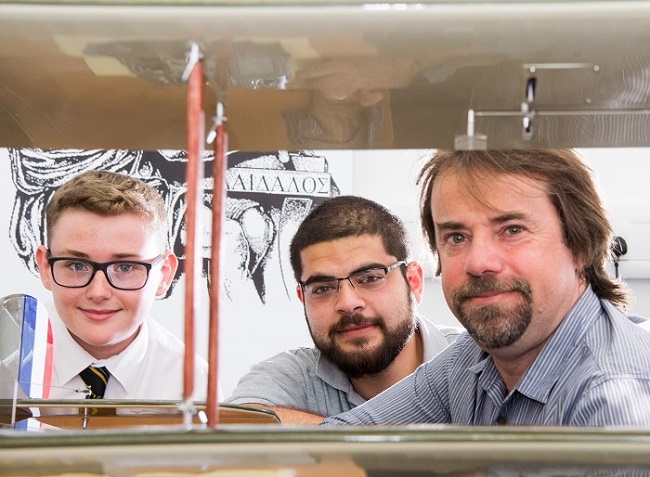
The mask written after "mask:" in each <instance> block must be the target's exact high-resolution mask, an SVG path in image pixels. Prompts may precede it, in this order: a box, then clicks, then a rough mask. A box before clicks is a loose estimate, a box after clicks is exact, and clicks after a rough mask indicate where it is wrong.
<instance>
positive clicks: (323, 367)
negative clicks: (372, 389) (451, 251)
mask: <svg viewBox="0 0 650 477" xmlns="http://www.w3.org/2000/svg"><path fill="white" fill-rule="evenodd" d="M416 320H417V324H418V330H419V332H420V334H421V336H422V341H423V343H424V352H423V354H424V361H428V360H429V359H431V358H433V357H434V356H435V355H436V353H435V346H434V345H433V343H429V339H425V336H429V335H430V334H431V332H430V330H429V329H428V328H427V325H426V323H425V321H426V320H424V319H423V318H422V317H421V316H419V315H416ZM424 333H426V334H424ZM433 336H434V338H435V339H436V340H439V339H441V340H442V341H441V343H440V345H438V344H436V346H439V348H438V349H441V348H444V347H446V346H447V344H448V343H447V341H446V339H445V338H444V336H442V335H440V336H437V335H435V334H434V335H433ZM316 352H317V353H318V363H317V365H316V376H318V377H319V378H321V379H322V380H323V381H325V382H326V383H327V384H329V385H330V386H332V387H333V388H334V389H337V390H338V391H341V392H344V393H345V394H347V396H348V401H350V403H351V404H353V405H354V406H360V405H361V404H363V403H364V402H366V400H365V399H364V398H363V397H361V395H360V394H358V393H357V392H356V391H355V390H354V387H353V386H352V383H351V382H350V378H348V376H347V375H346V374H345V373H343V371H341V370H340V369H339V368H338V366H336V365H335V364H334V363H333V362H332V361H331V360H330V359H329V358H327V357H326V356H323V354H322V353H321V352H320V350H316Z"/></svg>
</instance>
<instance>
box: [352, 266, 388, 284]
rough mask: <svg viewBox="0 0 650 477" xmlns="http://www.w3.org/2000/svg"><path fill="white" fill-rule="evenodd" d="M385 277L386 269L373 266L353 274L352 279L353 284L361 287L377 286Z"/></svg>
mask: <svg viewBox="0 0 650 477" xmlns="http://www.w3.org/2000/svg"><path fill="white" fill-rule="evenodd" d="M385 278H386V270H384V269H383V268H373V269H372V270H366V271H364V272H359V273H357V274H355V275H354V277H353V279H354V282H355V284H357V285H361V286H363V287H373V286H377V285H378V284H379V283H381V282H383V280H384V279H385Z"/></svg>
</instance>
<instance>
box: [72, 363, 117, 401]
mask: <svg viewBox="0 0 650 477" xmlns="http://www.w3.org/2000/svg"><path fill="white" fill-rule="evenodd" d="M79 376H81V379H83V380H84V383H86V387H87V388H88V390H89V391H90V393H89V394H87V395H86V399H104V392H105V391H106V383H108V378H109V377H110V376H111V373H109V372H108V369H106V368H104V367H97V368H95V367H94V366H88V367H87V368H86V369H84V370H83V371H82V372H80V373H79Z"/></svg>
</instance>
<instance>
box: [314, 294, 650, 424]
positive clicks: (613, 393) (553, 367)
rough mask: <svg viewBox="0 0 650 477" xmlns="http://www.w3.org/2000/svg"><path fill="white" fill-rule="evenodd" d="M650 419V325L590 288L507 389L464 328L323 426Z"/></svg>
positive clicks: (634, 421) (629, 421) (637, 421)
mask: <svg viewBox="0 0 650 477" xmlns="http://www.w3.org/2000/svg"><path fill="white" fill-rule="evenodd" d="M410 423H450V424H456V425H493V424H507V425H531V426H534V425H549V426H553V425H569V426H610V425H611V426H616V425H633V426H650V332H648V331H646V330H644V329H642V328H641V327H640V326H638V325H637V324H635V323H634V322H633V321H631V320H630V319H628V317H627V316H625V315H624V314H622V313H621V312H620V311H618V310H617V309H616V308H614V307H613V306H612V305H611V304H610V303H609V302H607V301H601V300H599V299H598V297H597V296H596V295H595V294H594V292H593V291H592V290H591V288H588V289H587V290H586V291H585V292H584V293H583V295H582V297H581V298H580V299H579V300H578V302H577V303H576V304H575V305H574V306H573V308H572V309H571V310H570V312H569V313H568V314H567V315H566V317H565V318H564V320H562V323H561V324H560V326H559V327H558V328H557V329H556V331H555V332H554V333H553V335H552V336H551V337H550V338H549V340H548V341H547V343H546V344H545V345H544V347H543V348H542V350H541V351H540V353H539V355H538V356H537V357H536V358H535V360H534V361H533V362H532V364H531V365H530V366H529V367H528V369H527V370H526V371H525V372H524V374H523V375H522V377H521V378H520V380H519V382H518V383H517V385H516V386H515V388H514V389H513V390H512V391H511V392H510V393H508V392H507V390H506V386H505V384H504V382H503V380H502V379H501V376H500V375H499V373H498V371H497V369H496V367H495V365H494V363H493V361H492V358H491V357H490V356H489V355H488V354H487V353H486V352H484V351H483V350H481V349H480V348H479V347H478V346H477V345H476V344H475V343H474V341H473V340H472V338H471V337H470V336H469V335H468V334H467V333H464V334H463V335H461V336H460V337H459V338H458V340H456V342H455V343H454V344H452V345H451V346H449V347H448V348H447V349H445V350H444V351H443V352H442V353H440V354H439V355H438V356H437V357H435V358H434V359H433V360H431V361H429V362H428V363H425V364H423V365H422V366H420V367H419V368H418V369H417V370H416V372H415V373H414V374H412V375H411V376H409V377H407V378H405V379H404V380H402V381H400V382H399V383H397V384H395V385H394V386H393V387H391V388H390V389H388V390H387V391H385V392H383V393H382V394H380V395H378V396H377V397H375V398H373V399H371V400H369V401H367V402H366V403H365V404H363V405H362V406H359V407H357V408H355V409H353V410H351V411H349V412H347V413H344V414H340V415H338V416H335V417H332V418H329V419H326V420H325V421H323V424H410Z"/></svg>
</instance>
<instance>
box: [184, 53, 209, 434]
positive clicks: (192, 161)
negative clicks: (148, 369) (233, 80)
mask: <svg viewBox="0 0 650 477" xmlns="http://www.w3.org/2000/svg"><path fill="white" fill-rule="evenodd" d="M186 73H188V76H187V83H188V91H187V168H186V182H187V193H186V200H187V209H186V211H185V227H186V242H185V264H184V270H185V310H184V311H185V321H184V325H185V326H184V341H185V356H184V363H183V401H184V403H183V422H184V424H185V425H190V424H192V416H193V411H194V409H193V402H192V399H193V398H192V396H193V393H194V316H195V312H196V306H195V302H196V298H195V289H196V282H197V281H198V279H199V277H200V276H201V266H200V258H201V257H200V256H201V253H200V250H197V248H198V246H197V242H198V238H197V222H198V214H199V213H200V208H199V207H198V206H197V203H198V202H199V196H200V195H202V193H201V191H200V190H199V185H200V184H201V180H202V176H203V165H202V163H201V159H202V155H203V154H202V151H203V141H204V116H203V109H202V107H203V67H202V66H201V63H200V61H199V51H198V45H196V44H193V45H192V51H191V52H190V57H189V62H188V69H187V70H186ZM197 258H198V259H197ZM197 264H198V266H197Z"/></svg>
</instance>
